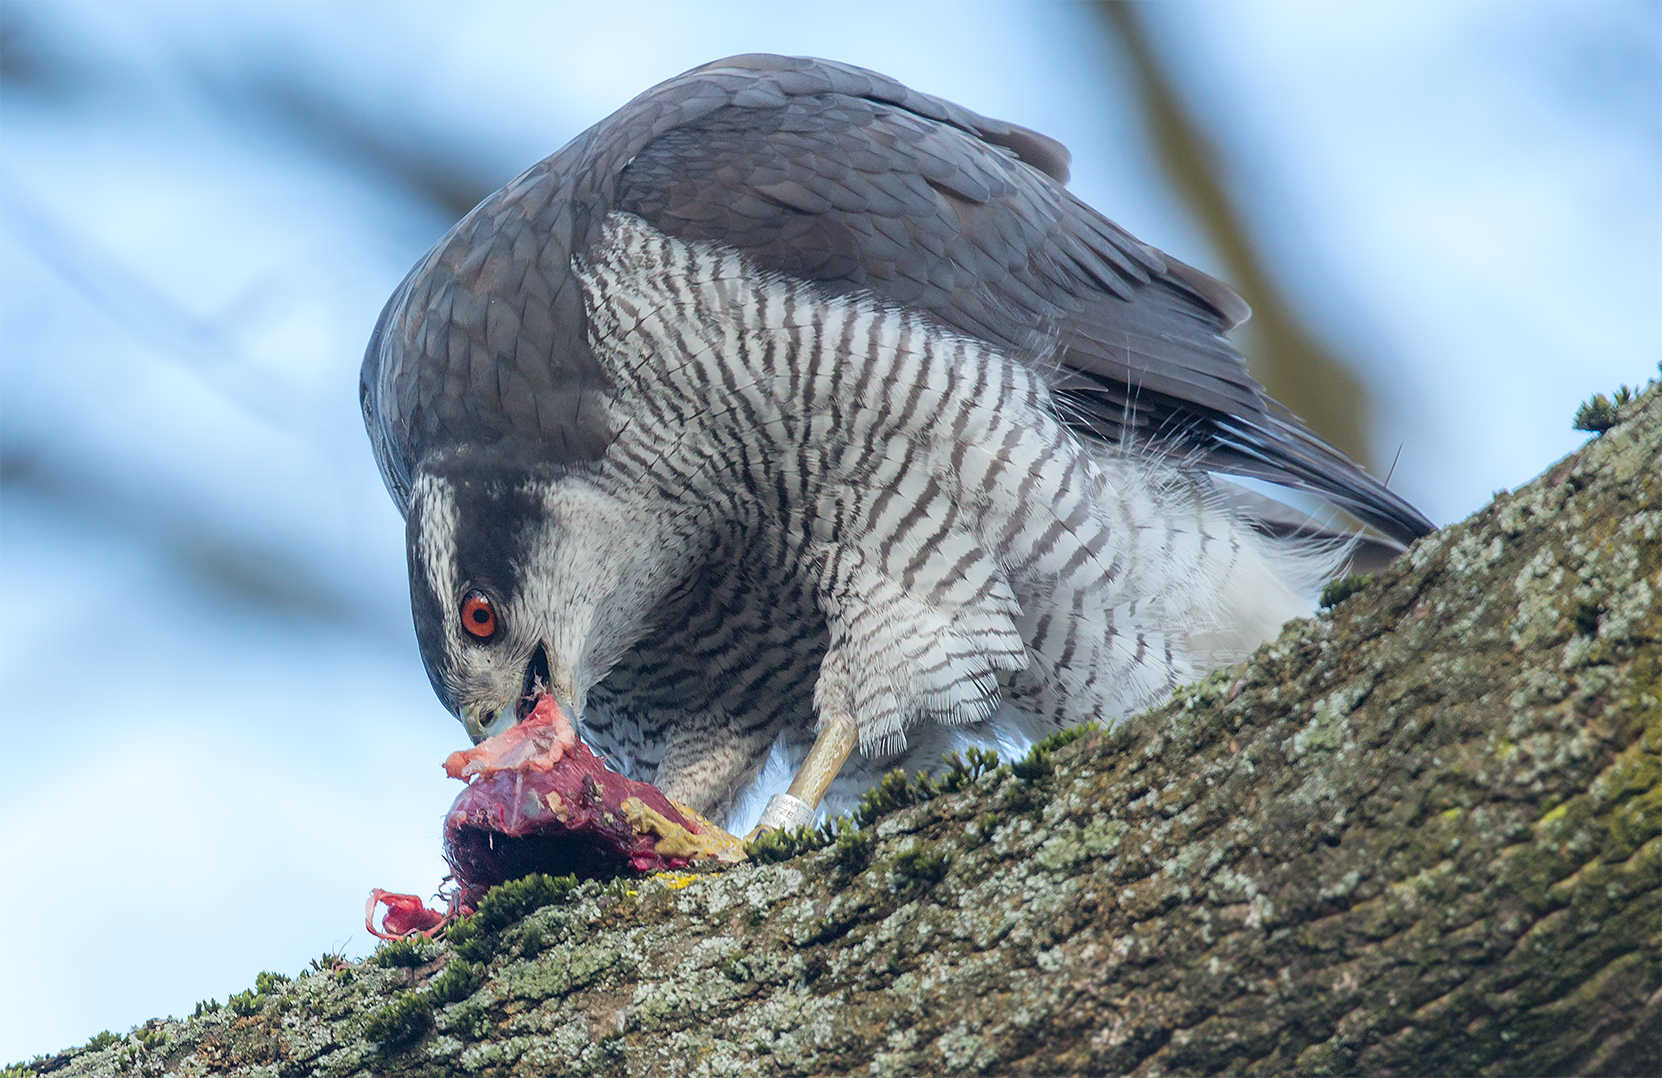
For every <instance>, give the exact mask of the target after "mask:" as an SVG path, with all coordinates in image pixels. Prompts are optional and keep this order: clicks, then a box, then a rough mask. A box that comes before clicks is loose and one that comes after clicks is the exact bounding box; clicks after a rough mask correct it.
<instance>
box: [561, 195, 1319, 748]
mask: <svg viewBox="0 0 1662 1078" xmlns="http://www.w3.org/2000/svg"><path fill="white" fill-rule="evenodd" d="M578 269H579V274H580V279H581V281H582V283H583V287H584V292H585V297H586V302H587V305H588V314H589V325H590V334H591V343H592V345H593V347H594V350H595V352H596V354H597V355H598V356H600V357H601V361H602V362H603V363H604V364H605V365H606V367H607V368H608V374H609V375H610V376H611V378H612V380H613V384H614V386H615V387H616V388H615V392H614V394H613V395H612V397H611V399H610V401H609V402H608V408H609V409H610V411H611V417H610V418H611V420H612V423H613V429H614V430H616V431H618V432H619V433H618V436H617V438H616V440H615V442H614V443H613V446H612V448H611V450H610V451H609V452H608V454H607V456H606V458H605V459H604V460H603V461H601V462H600V463H599V464H598V465H597V466H596V481H597V482H602V483H606V484H608V485H610V486H611V488H612V489H613V491H614V493H617V494H618V495H619V496H624V497H630V498H636V499H641V500H644V501H646V502H650V503H652V505H651V511H652V512H660V513H668V514H674V515H677V516H679V517H682V518H683V519H684V520H686V521H688V522H690V523H691V525H692V526H693V527H695V528H696V527H704V528H712V529H714V528H726V529H729V530H733V529H737V530H738V531H739V532H742V533H743V534H745V535H747V536H749V541H753V542H756V543H758V544H761V545H763V546H766V547H768V548H769V549H770V550H774V551H777V552H778V555H779V556H780V557H782V558H783V559H784V561H785V562H786V563H788V565H789V569H790V572H791V573H794V574H795V575H796V576H797V577H798V578H800V579H802V580H805V581H807V582H808V585H809V586H810V587H811V589H812V590H813V591H814V593H815V594H816V595H817V596H818V602H819V607H820V610H821V612H822V613H823V614H824V615H825V617H826V619H827V623H828V625H829V628H830V636H829V640H830V643H829V645H828V650H827V652H826V654H825V657H824V661H823V662H822V664H821V669H820V680H819V683H818V685H817V687H816V690H815V702H816V704H817V705H818V707H819V709H820V710H821V712H822V713H823V712H824V711H825V709H826V708H846V709H847V710H848V711H849V713H851V714H852V715H853V717H854V718H855V719H856V722H857V724H858V725H859V728H860V732H861V746H862V748H863V749H864V750H865V751H866V753H867V754H870V755H880V754H888V753H893V752H897V751H899V750H901V749H902V748H904V747H905V745H906V743H907V737H906V734H907V730H908V729H909V728H911V727H913V726H914V725H915V724H917V723H920V722H935V723H942V724H947V725H962V724H973V723H980V722H983V721H984V720H987V719H989V718H991V717H992V716H993V715H994V713H995V712H998V714H999V717H1000V721H1003V719H1004V717H1005V716H1006V715H1007V714H1009V713H1011V712H1012V710H1013V711H1014V712H1015V713H1017V714H1018V715H1019V716H1021V719H1020V721H1021V723H1022V725H1023V726H1024V728H1025V729H1024V731H1023V732H1024V733H1026V734H1027V735H1028V736H1035V735H1040V734H1043V733H1044V732H1047V731H1049V730H1053V729H1057V728H1060V727H1063V726H1068V725H1072V724H1075V723H1078V722H1082V721H1086V720H1091V719H1095V720H1099V721H1113V720H1116V719H1119V718H1121V717H1123V716H1125V715H1128V714H1131V713H1133V712H1135V711H1137V710H1139V709H1141V708H1143V707H1146V706H1148V705H1150V704H1152V703H1154V702H1156V701H1158V700H1159V699H1160V698H1162V697H1163V696H1164V695H1165V694H1167V693H1168V692H1169V691H1170V690H1171V689H1172V688H1174V687H1176V686H1177V685H1179V684H1181V683H1183V682H1185V681H1189V680H1192V679H1194V678H1197V677H1200V676H1202V675H1204V674H1205V673H1206V672H1208V671H1209V670H1211V669H1213V668H1214V667H1216V666H1218V665H1220V664H1222V663H1225V662H1230V661H1233V660H1235V659H1237V658H1240V657H1242V656H1243V655H1245V654H1246V653H1247V652H1249V651H1250V650H1251V649H1252V648H1253V647H1255V646H1257V644H1258V643H1260V642H1262V641H1263V640H1265V639H1267V638H1268V637H1270V636H1271V635H1273V634H1274V632H1275V631H1276V630H1277V629H1278V628H1279V626H1280V625H1281V624H1282V623H1283V622H1284V621H1286V620H1287V619H1289V618H1292V617H1296V616H1300V615H1303V614H1307V613H1308V612H1309V610H1310V606H1311V600H1310V593H1311V592H1312V591H1313V589H1314V588H1315V587H1316V586H1318V585H1319V583H1320V581H1322V580H1324V579H1327V578H1328V577H1329V576H1330V575H1331V574H1332V573H1333V572H1334V571H1335V570H1336V568H1337V567H1338V565H1339V564H1340V563H1341V562H1342V561H1343V559H1344V557H1345V554H1346V551H1345V550H1344V549H1342V548H1341V549H1334V548H1333V547H1332V546H1331V545H1328V546H1325V547H1324V546H1320V545H1311V544H1300V543H1298V542H1290V541H1285V540H1274V539H1270V538H1267V537H1264V536H1262V535H1260V534H1259V533H1258V532H1256V531H1254V530H1253V529H1252V528H1251V527H1250V525H1249V523H1248V522H1246V521H1244V520H1241V519H1239V518H1238V517H1236V516H1235V515H1234V514H1233V513H1232V512H1231V511H1230V510H1229V509H1228V508H1226V507H1225V506H1224V505H1223V504H1222V503H1221V501H1219V500H1218V499H1217V498H1216V497H1215V496H1213V494H1212V493H1211V488H1210V485H1209V483H1208V482H1207V481H1206V477H1205V476H1204V474H1196V473H1194V472H1191V471H1187V470H1185V469H1184V467H1183V466H1182V462H1181V461H1171V460H1168V459H1165V458H1164V457H1162V456H1161V455H1160V454H1159V453H1158V452H1157V451H1150V450H1147V449H1145V448H1139V447H1134V446H1109V445H1104V444H1099V443H1086V442H1084V441H1082V440H1081V439H1080V438H1079V437H1078V436H1077V435H1076V434H1074V433H1073V432H1072V431H1071V430H1070V429H1068V427H1067V426H1066V425H1065V424H1064V423H1063V421H1062V419H1061V417H1060V414H1059V412H1058V410H1057V407H1056V405H1055V402H1054V401H1053V399H1052V397H1051V394H1050V392H1049V389H1048V387H1047V385H1046V382H1045V379H1044V376H1043V374H1042V373H1041V372H1039V371H1037V370H1035V369H1034V368H1033V367H1032V366H1029V365H1028V364H1026V363H1023V362H1021V361H1020V360H1019V359H1015V358H1011V357H1008V356H1005V355H1001V354H1000V353H999V352H997V351H996V350H994V349H993V348H992V347H991V346H989V345H987V344H986V343H984V342H981V341H976V340H972V339H967V338H964V337H961V336H957V335H954V334H951V333H948V332H945V331H943V330H942V329H941V328H940V327H939V326H938V325H935V324H934V323H931V322H930V321H928V320H927V319H926V318H925V317H924V316H921V315H919V314H916V313H913V312H911V311H908V310H905V309H899V308H894V307H890V306H884V305H882V304H880V303H879V302H877V301H876V300H875V299H873V298H870V297H862V296H844V297H832V296H828V295H826V294H825V293H823V292H822V291H820V290H819V289H818V288H816V287H815V286H814V285H812V284H810V283H807V282H803V281H796V280H791V279H786V278H781V277H777V276H773V275H770V274H767V273H765V272H761V271H758V270H757V269H755V268H754V267H753V266H751V265H749V264H747V262H746V261H745V260H744V259H743V258H741V256H740V255H739V254H738V253H736V252H734V251H732V250H729V249H724V248H722V247H719V246H715V245H709V244H701V243H684V242H681V241H678V240H675V239H672V238H670V237H667V236H665V235H663V234H661V233H659V232H657V231H656V230H654V229H652V228H651V227H650V226H648V225H647V224H646V223H645V222H643V221H642V220H640V219H639V218H636V217H633V216H630V215H628V214H623V213H617V212H614V213H612V214H611V215H610V216H609V217H608V218H607V220H606V222H605V225H604V228H603V231H602V236H601V239H600V241H599V242H598V243H596V244H595V245H594V246H593V247H592V248H591V249H590V250H589V252H588V253H587V256H586V257H585V259H584V260H582V261H581V262H580V264H579V267H578ZM1001 702H1002V703H1007V704H1009V705H1011V706H1010V707H1005V708H1003V709H1002V710H1000V704H1001Z"/></svg>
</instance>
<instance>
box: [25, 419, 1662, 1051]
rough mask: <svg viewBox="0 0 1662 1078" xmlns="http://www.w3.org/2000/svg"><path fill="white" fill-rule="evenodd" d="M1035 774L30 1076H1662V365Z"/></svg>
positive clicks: (264, 1001)
mask: <svg viewBox="0 0 1662 1078" xmlns="http://www.w3.org/2000/svg"><path fill="white" fill-rule="evenodd" d="M1041 764H1042V761H1041V762H1040V764H1035V765H1032V766H1028V767H1026V768H1019V769H1016V770H1012V769H1011V768H1010V767H1002V768H998V769H996V770H992V771H990V772H988V773H987V774H984V775H982V776H981V777H980V778H978V779H976V780H975V781H973V782H969V783H968V784H967V785H966V786H965V788H963V789H960V790H955V791H953V792H940V793H937V794H936V795H935V796H933V797H932V798H929V799H927V800H925V801H923V802H922V803H920V804H915V805H911V806H908V807H902V808H899V809H897V810H895V811H893V812H891V813H889V814H888V815H886V816H883V817H882V818H881V819H879V820H877V821H875V822H874V823H873V824H872V825H871V827H870V828H869V829H868V833H869V834H870V836H871V839H872V841H870V842H869V844H863V843H855V842H849V841H844V842H841V843H839V844H836V845H832V846H829V847H827V848H824V849H820V850H814V851H812V852H808V853H804V854H801V855H799V856H796V857H794V858H790V859H787V860H783V861H779V862H777V863H771V864H751V865H747V866H743V867H740V868H737V869H733V870H729V871H726V872H722V873H719V874H710V875H702V876H692V875H688V874H664V875H660V876H657V877H652V878H649V879H644V880H637V881H614V882H612V883H610V884H600V883H587V884H583V885H581V886H579V887H577V888H576V889H574V890H571V891H570V892H569V893H565V892H564V891H563V889H556V890H558V891H559V892H560V893H562V894H564V896H565V897H563V898H562V899H561V900H559V901H557V902H555V903H554V904H551V905H547V906H544V907H542V908H540V909H537V910H536V911H535V912H532V913H530V914H529V915H528V916H525V917H524V918H523V919H521V920H518V921H516V922H515V923H513V924H510V925H508V926H507V927H505V928H502V929H500V930H499V931H497V932H495V933H494V934H490V935H488V936H483V937H481V936H477V935H476V936H475V937H474V938H472V939H470V940H469V941H468V942H467V944H466V949H467V953H466V954H458V953H457V952H456V947H455V945H453V944H446V943H441V944H438V945H436V946H434V947H433V948H432V951H431V954H430V955H428V954H427V952H425V951H424V952H422V953H421V954H420V955H416V956H415V958H411V957H410V955H409V954H405V953H403V952H400V954H398V955H397V956H395V957H396V958H397V961H396V962H393V961H389V962H388V964H387V965H385V966H383V965H379V964H377V963H376V962H375V961H374V960H373V959H371V960H368V961H366V962H363V963H359V964H354V965H349V966H347V967H345V968H342V969H339V970H329V969H324V970H322V971H318V972H313V973H310V974H307V975H304V976H301V977H298V978H296V979H294V980H293V981H290V982H287V983H275V982H269V983H268V982H262V983H263V984H265V987H264V989H263V990H262V991H261V992H260V993H259V994H258V995H256V996H253V997H251V998H250V999H248V1000H245V1001H243V1002H242V1003H240V1004H239V1006H238V1007H237V1008H236V1009H235V1010H233V1009H232V1008H229V1007H227V1008H219V1009H209V1010H207V1011H206V1012H205V1013H203V1014H201V1015H199V1016H197V1017H194V1018H191V1019H184V1020H178V1019H167V1020H160V1021H156V1022H152V1023H147V1024H146V1026H144V1027H141V1028H140V1029H139V1030H136V1031H134V1032H133V1033H131V1034H128V1035H127V1036H125V1037H122V1038H119V1039H117V1040H116V1041H115V1043H113V1044H105V1045H103V1046H100V1047H96V1048H87V1049H78V1050H72V1051H70V1052H66V1053H62V1054H60V1055H58V1056H54V1057H50V1058H47V1059H43V1060H38V1061H36V1062H35V1064H33V1067H34V1069H35V1070H36V1071H38V1072H40V1073H56V1074H113V1073H184V1074H205V1073H246V1074H272V1075H288V1074H321V1075H355V1074H449V1073H469V1074H502V1075H529V1074H571V1075H587V1074H592V1075H608V1074H687V1075H720V1074H735V1075H736V1074H832V1073H849V1072H853V1071H856V1070H858V1071H862V1072H870V1073H874V1074H880V1075H882V1074H890V1075H901V1074H919V1073H927V1074H934V1073H999V1074H1004V1073H1010V1074H1060V1073H1078V1074H1159V1073H1166V1074H1172V1073H1202V1072H1220V1071H1221V1072H1232V1073H1235V1072H1238V1073H1275V1074H1285V1073H1298V1074H1363V1073H1365V1074H1375V1073H1380V1074H1384V1073H1418V1074H1427V1073H1449V1074H1453V1073H1459V1074H1525V1073H1539V1074H1566V1073H1589V1074H1611V1073H1632V1074H1641V1073H1646V1074H1653V1073H1659V1072H1662V1033H1659V1030H1662V390H1659V389H1652V390H1651V391H1650V392H1648V393H1646V394H1644V395H1643V396H1642V397H1641V398H1640V399H1639V400H1637V401H1635V402H1633V403H1631V404H1627V405H1625V406H1624V407H1623V408H1622V410H1621V421H1620V422H1618V423H1617V424H1616V425H1614V426H1612V427H1611V428H1610V429H1608V430H1607V431H1606V432H1605V433H1604V434H1602V435H1601V436H1600V437H1598V438H1597V439H1594V440H1593V441H1592V442H1590V443H1589V444H1588V445H1587V446H1586V447H1585V448H1584V449H1583V450H1582V451H1580V452H1578V453H1576V454H1575V455H1573V456H1571V457H1569V458H1568V459H1566V460H1564V461H1562V462H1561V463H1559V464H1558V465H1556V466H1555V467H1554V468H1552V469H1551V470H1550V471H1548V472H1547V473H1546V474H1545V475H1543V476H1541V477H1540V478H1539V479H1537V480H1536V481H1534V482H1533V483H1531V484H1529V485H1528V486H1527V487H1525V488H1523V489H1522V490H1519V491H1517V492H1516V493H1511V494H1505V493H1503V494H1501V495H1500V496H1498V497H1497V498H1496V499H1495V501H1494V502H1493V503H1491V504H1490V505H1489V506H1488V507H1486V508H1485V509H1483V510H1482V511H1481V512H1479V513H1478V514H1477V515H1475V516H1474V517H1472V518H1471V519H1470V520H1467V521H1465V522H1464V523H1461V524H1458V525H1454V526H1451V527H1449V528H1445V529H1443V530H1442V531H1440V532H1438V533H1436V534H1435V535H1432V536H1430V537H1428V538H1427V539H1425V540H1422V541H1421V542H1420V543H1418V544H1416V545H1415V546H1414V547H1413V549H1412V550H1410V551H1409V553H1408V554H1406V555H1405V556H1404V557H1402V558H1400V559H1398V561H1397V562H1396V563H1395V564H1394V565H1393V566H1392V567H1391V568H1389V569H1388V570H1386V571H1385V572H1383V573H1381V574H1379V575H1378V576H1377V578H1376V580H1375V581H1374V582H1373V583H1371V584H1369V585H1366V586H1364V587H1363V588H1362V589H1361V590H1360V591H1358V592H1356V593H1354V594H1352V595H1350V596H1349V597H1348V598H1345V599H1344V600H1343V601H1342V602H1340V603H1339V604H1338V605H1337V606H1336V607H1335V608H1334V609H1333V610H1331V611H1328V612H1324V613H1323V614H1322V615H1321V616H1319V617H1317V618H1314V619H1310V620H1305V621H1299V622H1295V623H1293V624H1291V625H1289V626H1288V627H1287V628H1286V630H1285V631H1284V632H1283V633H1282V634H1281V636H1280V637H1279V638H1278V639H1277V640H1275V641H1274V642H1273V643H1271V644H1268V645H1266V646H1265V647H1263V648H1262V649H1260V650H1259V652H1258V653H1257V654H1256V655H1255V656H1253V658H1252V659H1251V660H1250V661H1248V662H1246V663H1244V664H1242V665H1240V666H1237V667H1234V668H1231V669H1228V670H1223V671H1219V672H1218V673H1216V674H1214V675H1213V676H1211V677H1209V678H1207V679H1206V680H1205V681H1203V682H1201V683H1200V684H1198V685H1195V686H1192V687H1190V688H1188V689H1185V690H1183V691H1181V692H1179V693H1177V694H1176V695H1175V696H1174V697H1173V698H1172V700H1171V701H1169V702H1168V703H1167V704H1166V705H1165V706H1163V707H1161V708H1159V709H1157V710H1155V711H1152V712H1150V713H1148V714H1146V715H1143V716H1140V717H1138V718H1136V719H1134V720H1131V721H1129V722H1126V723H1124V724H1122V725H1121V726H1119V727H1118V728H1117V729H1115V730H1113V731H1110V732H1106V733H1093V734H1090V735H1088V736H1086V737H1083V738H1080V739H1078V740H1077V741H1075V742H1074V743H1072V744H1069V745H1066V746H1064V747H1061V748H1058V749H1056V750H1055V751H1054V752H1053V753H1051V754H1050V756H1049V762H1048V766H1041ZM409 950H410V949H408V948H406V951H409ZM411 953H412V954H413V953H414V952H413V951H412V952H411ZM421 959H425V961H422V962H421V964H420V965H417V966H415V967H413V968H409V967H408V965H407V963H408V962H411V961H417V960H421ZM398 963H406V965H399V964H398ZM462 963H469V964H468V965H465V966H464V965H461V964H462ZM447 969H453V970H454V972H452V973H450V974H447V973H446V971H447ZM441 978H447V979H444V980H440V979H441ZM238 1012H244V1013H238Z"/></svg>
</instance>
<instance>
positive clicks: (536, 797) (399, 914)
mask: <svg viewBox="0 0 1662 1078" xmlns="http://www.w3.org/2000/svg"><path fill="white" fill-rule="evenodd" d="M444 770H445V773H446V774H447V775H449V776H450V777H451V778H462V779H466V780H467V782H468V787H467V789H465V790H463V791H462V792H461V795H460V796H458V797H457V798H456V800H455V803H454V804H452V805H451V806H450V811H449V812H448V813H447V814H446V815H445V819H444V856H445V860H446V861H448V862H449V863H450V873H451V879H452V880H453V881H454V887H453V888H452V890H451V891H450V894H449V900H450V901H449V909H448V910H447V911H445V912H444V913H440V912H438V911H436V910H431V909H428V908H427V907H426V906H424V905H423V904H422V902H421V900H420V899H419V898H417V897H415V896H414V895H400V894H393V893H391V892H388V891H383V890H380V889H379V888H377V889H376V890H375V891H374V892H373V893H372V894H371V895H370V899H369V905H368V907H367V910H366V917H365V923H366V925H367V927H368V928H369V931H370V932H371V933H373V934H374V935H376V936H379V937H381V938H382V939H396V938H399V937H402V936H406V935H408V934H410V933H412V932H420V933H422V934H423V935H427V936H431V935H432V934H433V933H435V932H437V931H438V930H439V929H440V928H442V927H443V925H444V924H445V923H447V922H448V921H449V920H450V919H451V918H454V917H458V916H463V915H465V914H468V913H471V912H473V909H474V907H475V906H476V905H477V904H478V902H479V899H481V898H482V897H484V894H485V892H486V891H488V890H490V889H491V888H492V887H494V886H495V885H497V884H499V883H503V882H506V881H507V880H509V879H512V878H515V877H517V876H519V875H523V874H524V872H525V871H539V872H548V873H550V874H553V875H560V874H564V873H567V872H577V873H578V874H579V875H584V876H602V875H613V874H616V873H617V872H619V871H623V870H626V869H633V870H634V871H636V872H657V871H661V870H663V869H669V868H684V867H685V866H686V865H687V864H688V858H687V857H684V856H678V855H676V854H674V853H660V852H659V851H658V849H657V847H658V846H659V845H663V843H661V842H660V836H659V835H657V834H656V833H653V832H652V831H649V830H648V831H637V830H636V829H635V827H634V826H632V825H631V823H630V820H629V814H628V812H627V810H626V809H625V808H624V802H625V801H627V800H629V799H630V798H635V799H637V800H639V801H640V802H641V804H643V805H645V806H646V807H647V808H650V809H651V810H652V811H653V812H655V813H657V814H658V815H660V816H662V817H663V818H664V819H665V820H667V821H669V822H670V823H673V824H676V825H679V826H680V827H683V828H685V829H686V830H687V831H688V832H690V833H691V834H693V835H698V834H701V833H702V828H701V827H700V825H699V823H698V821H696V820H694V819H690V818H689V817H688V816H687V815H685V814H683V813H682V812H681V811H680V810H679V809H677V808H676V807H675V805H674V804H673V803H671V802H670V800H669V798H667V797H665V796H664V795H663V793H662V792H660V791H659V790H658V788H657V787H656V786H652V785H650V784H648V783H644V782H636V781H634V780H633V779H629V778H625V777H624V776H622V775H619V774H618V773H617V772H615V771H610V770H608V769H607V768H606V765H605V763H604V762H603V761H602V760H601V759H600V758H599V757H597V756H595V754H594V753H593V752H591V751H590V750H589V747H588V746H587V745H585V744H584V743H583V742H582V741H581V740H579V739H578V737H577V732H576V731H575V730H574V729H572V726H571V723H570V721H568V720H567V719H566V717H565V715H564V714H563V713H562V712H561V711H560V708H559V706H558V705H557V704H555V702H554V698H553V697H551V696H548V695H547V694H544V695H542V696H539V697H538V698H537V701H536V705H535V706H534V707H533V708H532V710H531V714H530V715H529V716H527V717H526V719H525V721H524V722H521V723H519V724H518V725H517V726H513V727H511V728H509V729H507V730H505V731H503V732H502V733H500V734H497V735H496V736H495V737H492V738H490V739H489V740H487V741H484V742H483V743H481V744H479V745H476V746H474V747H473V748H471V749H466V750H464V751H461V752H454V753H451V754H450V757H449V759H447V760H445V762H444ZM381 905H385V906H386V907H387V911H386V914H385V916H384V917H383V918H382V921H381V926H380V927H379V928H377V927H376V925H375V911H376V908H377V907H378V906H381Z"/></svg>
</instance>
